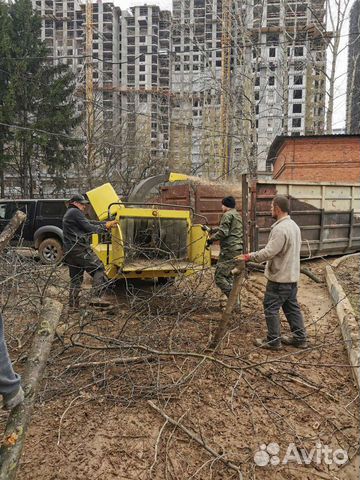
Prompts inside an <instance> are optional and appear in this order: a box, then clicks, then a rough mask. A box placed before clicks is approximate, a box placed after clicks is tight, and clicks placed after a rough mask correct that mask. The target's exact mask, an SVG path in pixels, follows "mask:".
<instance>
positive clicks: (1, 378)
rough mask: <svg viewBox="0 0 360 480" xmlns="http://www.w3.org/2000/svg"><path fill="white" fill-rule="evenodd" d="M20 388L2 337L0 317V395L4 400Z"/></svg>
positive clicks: (2, 327) (0, 318)
mask: <svg viewBox="0 0 360 480" xmlns="http://www.w3.org/2000/svg"><path fill="white" fill-rule="evenodd" d="M19 388H20V376H19V375H18V374H17V373H15V372H14V369H13V367H12V363H11V360H10V357H9V354H8V350H7V347H6V342H5V337H4V322H3V319H2V317H1V315H0V394H1V395H2V396H3V397H4V398H6V397H9V396H11V395H13V394H14V393H16V392H17V391H18V390H19Z"/></svg>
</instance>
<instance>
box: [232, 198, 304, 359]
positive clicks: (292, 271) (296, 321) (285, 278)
mask: <svg viewBox="0 0 360 480" xmlns="http://www.w3.org/2000/svg"><path fill="white" fill-rule="evenodd" d="M271 215H272V217H273V218H275V220H276V222H275V223H274V224H273V225H272V227H271V231H270V236H269V240H268V243H267V245H266V246H265V247H264V248H263V249H262V250H259V251H258V252H253V253H249V254H245V255H240V256H238V257H236V258H237V259H239V260H244V261H245V262H246V261H249V260H252V261H255V262H264V261H266V267H265V277H266V278H267V280H268V282H267V285H266V291H265V297H264V311H265V319H266V323H267V328H268V334H267V338H265V339H256V341H255V345H256V346H258V347H261V348H267V349H270V350H279V349H280V348H281V346H282V343H283V344H285V345H293V346H294V347H298V348H307V347H308V343H307V341H306V331H305V326H304V319H303V316H302V313H301V310H300V307H299V304H298V301H297V282H298V281H299V277H300V247H301V233H300V228H299V227H298V226H297V224H296V223H295V222H294V221H293V220H292V219H291V218H290V215H289V200H288V199H287V198H286V197H283V196H281V195H278V196H276V197H275V198H274V199H273V201H272V203H271ZM280 308H282V309H283V312H284V314H285V316H286V319H287V321H288V323H289V325H290V329H291V333H292V336H282V337H281V333H280V317H279V310H280Z"/></svg>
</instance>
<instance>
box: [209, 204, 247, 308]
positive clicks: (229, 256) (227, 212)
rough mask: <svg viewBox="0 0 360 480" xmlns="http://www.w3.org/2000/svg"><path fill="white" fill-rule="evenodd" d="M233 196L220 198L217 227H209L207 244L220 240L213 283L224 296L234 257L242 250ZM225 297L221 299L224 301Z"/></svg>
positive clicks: (233, 264) (238, 221)
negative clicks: (221, 214) (219, 218)
mask: <svg viewBox="0 0 360 480" xmlns="http://www.w3.org/2000/svg"><path fill="white" fill-rule="evenodd" d="M235 206H236V203H235V198H234V197H232V196H229V197H225V198H223V199H222V206H221V209H222V211H223V216H222V217H221V221H220V225H219V227H215V228H212V229H211V236H210V238H209V240H208V241H207V243H208V246H209V245H211V244H212V243H214V242H215V241H216V240H219V241H220V255H219V259H218V262H217V265H216V269H215V283H216V285H217V287H219V288H220V290H221V291H222V292H223V294H224V295H226V297H228V296H229V295H230V292H231V289H232V282H233V276H232V273H231V270H233V269H234V268H235V262H234V257H236V256H237V255H240V254H241V253H242V251H243V226H242V219H241V216H240V214H239V213H238V212H237V210H236V209H235ZM225 300H226V299H225V297H224V298H223V299H222V301H223V302H224V301H225Z"/></svg>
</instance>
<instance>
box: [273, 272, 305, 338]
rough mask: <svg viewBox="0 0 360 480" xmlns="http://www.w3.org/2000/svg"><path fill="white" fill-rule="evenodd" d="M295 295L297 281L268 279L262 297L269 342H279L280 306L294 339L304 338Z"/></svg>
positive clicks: (301, 319)
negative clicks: (272, 280) (288, 281)
mask: <svg viewBox="0 0 360 480" xmlns="http://www.w3.org/2000/svg"><path fill="white" fill-rule="evenodd" d="M296 295H297V283H277V282H271V281H270V280H269V281H268V283H267V285H266V291H265V297H264V311H265V319H266V324H267V328H268V334H267V339H268V341H269V342H272V343H279V342H280V337H281V325H280V317H279V310H280V308H282V309H283V312H284V314H285V317H286V320H287V321H288V323H289V325H290V330H291V332H292V334H293V337H294V338H295V339H296V341H299V342H303V341H304V340H305V339H306V331H305V326H304V319H303V316H302V313H301V310H300V306H299V304H298V301H297V298H296Z"/></svg>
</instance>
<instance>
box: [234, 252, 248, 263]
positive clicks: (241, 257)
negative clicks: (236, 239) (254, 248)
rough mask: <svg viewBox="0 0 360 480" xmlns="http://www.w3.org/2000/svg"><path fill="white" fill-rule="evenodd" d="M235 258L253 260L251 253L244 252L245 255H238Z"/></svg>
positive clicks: (246, 260) (245, 260)
mask: <svg viewBox="0 0 360 480" xmlns="http://www.w3.org/2000/svg"><path fill="white" fill-rule="evenodd" d="M234 260H237V261H240V260H242V261H244V262H249V261H250V260H251V253H244V254H243V255H238V256H237V257H235V258H234Z"/></svg>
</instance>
